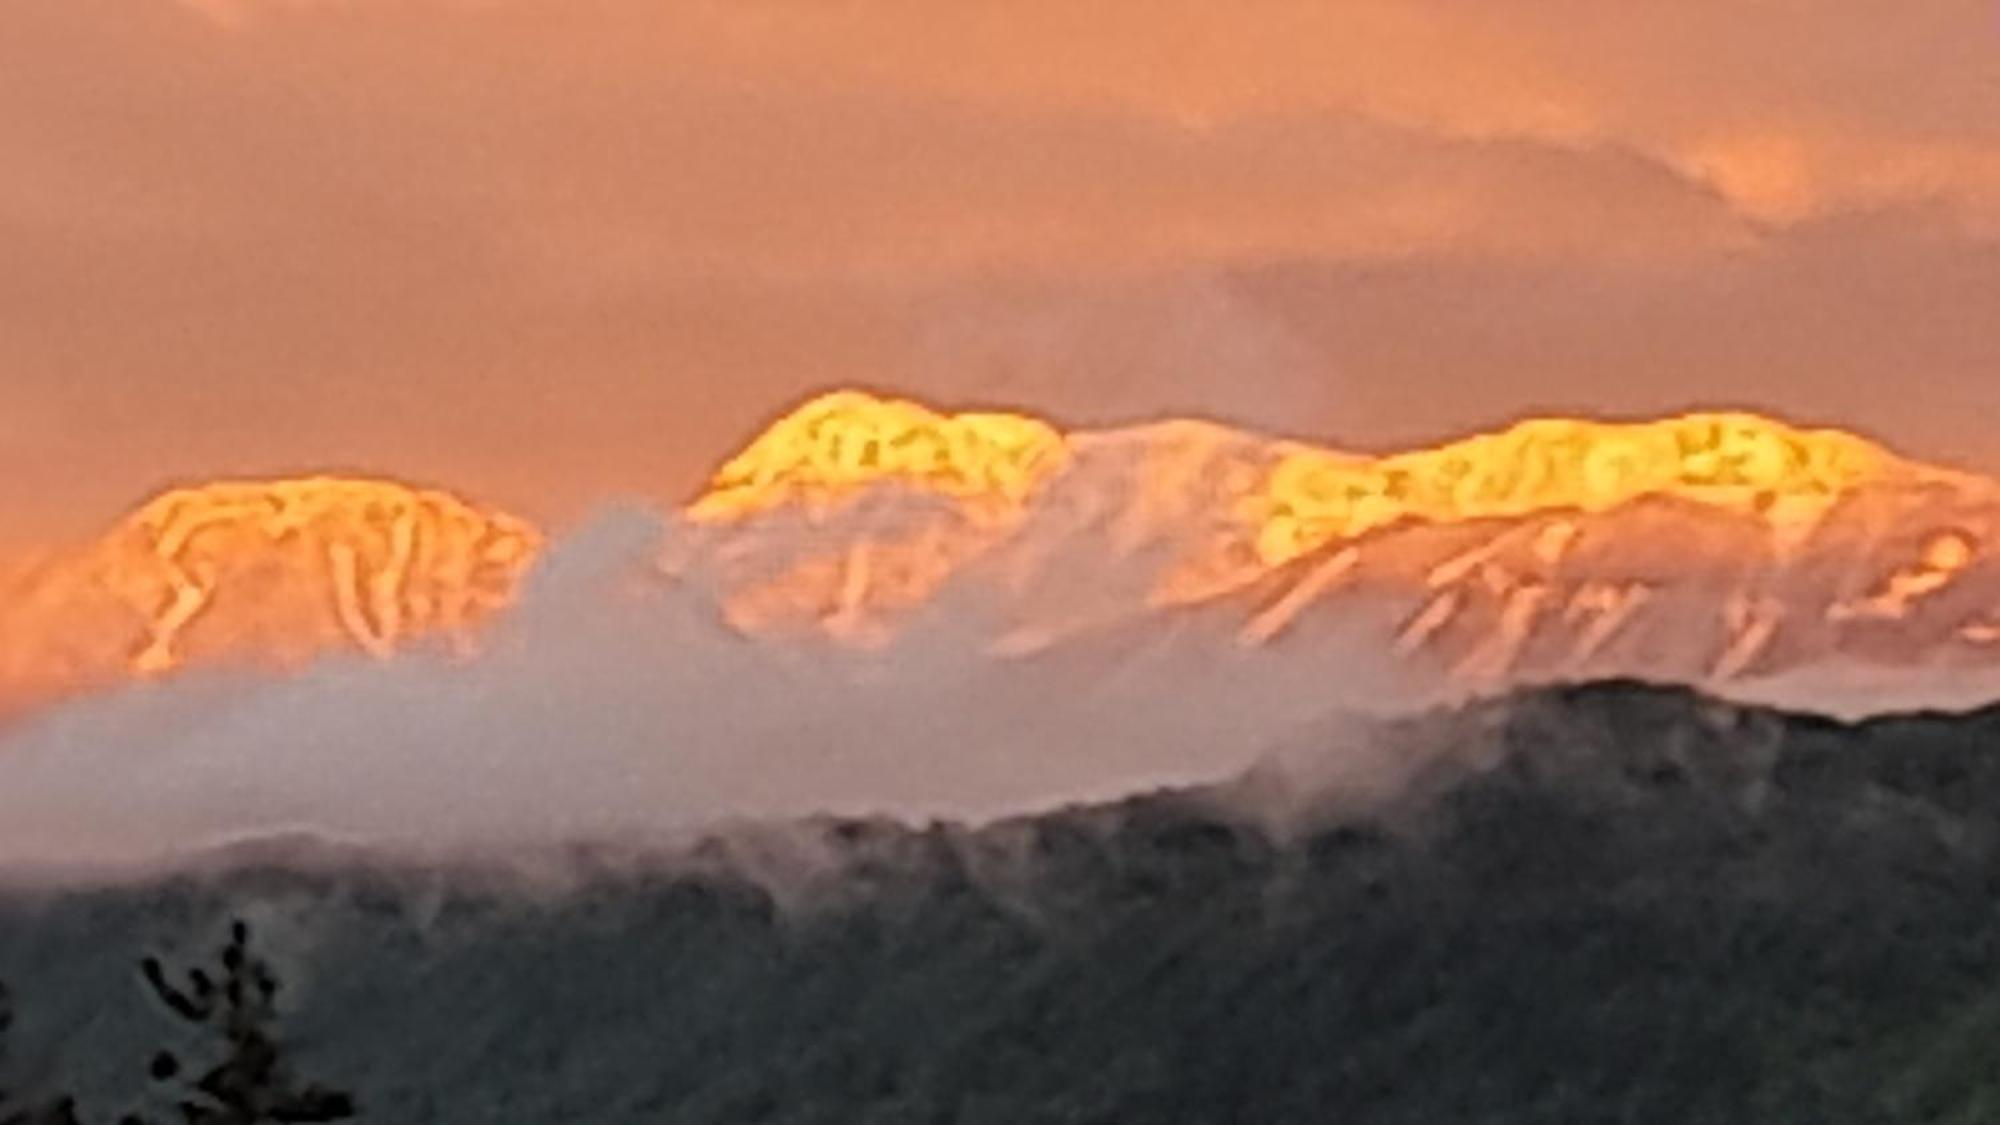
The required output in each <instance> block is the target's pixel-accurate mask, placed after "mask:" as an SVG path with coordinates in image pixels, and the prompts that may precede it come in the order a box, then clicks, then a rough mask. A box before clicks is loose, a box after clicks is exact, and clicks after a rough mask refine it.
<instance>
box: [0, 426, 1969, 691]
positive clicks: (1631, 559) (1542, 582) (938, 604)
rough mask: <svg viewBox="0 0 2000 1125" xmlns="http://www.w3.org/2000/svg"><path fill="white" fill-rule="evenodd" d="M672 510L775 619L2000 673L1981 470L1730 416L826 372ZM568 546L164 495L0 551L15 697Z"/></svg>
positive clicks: (405, 498)
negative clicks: (1294, 416) (1189, 399)
mask: <svg viewBox="0 0 2000 1125" xmlns="http://www.w3.org/2000/svg"><path fill="white" fill-rule="evenodd" d="M659 514H660V518H661V520H662V523H663V527H664V531H663V533H662V535H661V540H662V541H661V544H660V548H659V551H658V558H657V560H656V565H652V566H648V567H646V568H645V571H646V572H645V573H644V574H643V575H638V576H630V577H634V578H635V579H638V580H642V581H645V582H654V583H669V584H680V585H682V586H683V587H686V588H691V589H694V590H697V591H699V592H700V593H701V595H702V596H703V597H704V598H706V599H708V602H709V604H710V605H711V609H712V613H713V615H714V616H715V617H716V618H717V619H718V620H719V621H722V622H725V623H727V625H728V626H729V627H731V628H733V629H735V630H736V631H738V632H740V633H742V634H744V635H746V636H749V637H754V638H758V639H769V640H772V641H774V642H779V643H786V642H806V643H809V644H814V645H823V644H825V643H827V642H831V644H832V645H833V646H834V647H835V648H836V649H838V648H861V649H868V648H882V647H886V646H890V645H893V644H895V643H896V641H897V639H898V638H899V637H900V636H902V635H903V634H904V633H905V632H906V631H907V630H909V629H911V628H913V627H922V626H923V625H924V624H925V623H926V622H936V621H938V620H949V621H951V622H953V623H954V627H955V628H958V629H959V631H960V633H961V634H963V639H964V643H967V644H970V645H973V646H976V647H977V648H979V649H981V650H983V651H987V652H990V653H991V654H993V655H994V656H996V657H1000V658H1013V659H1021V658H1032V657H1035V656H1038V655H1041V654H1045V653H1048V652H1050V651H1051V650H1059V649H1064V648H1070V649H1077V648H1087V649H1090V650H1091V651H1093V652H1108V653H1109V654H1110V658H1113V659H1115V658H1116V657H1117V656H1118V655H1119V654H1123V653H1129V652H1132V651H1140V650H1144V649H1146V648H1148V647H1150V646H1153V645H1156V644H1157V643H1159V642H1161V641H1162V640H1163V639H1166V638H1173V639H1174V640H1175V643H1187V642H1189V641H1190V639H1191V640H1192V643H1195V644H1197V645H1211V646H1214V647H1216V648H1218V649H1226V648H1234V649H1258V650H1270V651H1272V652H1276V653H1281V654H1286V655H1287V656H1289V655H1290V654H1294V653H1296V654H1298V656H1299V657H1300V659H1301V660H1304V661H1311V660H1312V659H1314V658H1315V657H1316V655H1319V654H1325V653H1329V652H1352V651H1366V652H1370V653H1379V654H1385V655H1386V656H1387V657H1388V658H1389V659H1391V660H1392V661H1393V662H1394V663H1396V664H1397V665H1398V666H1399V667H1400V668H1401V669H1403V670H1405V671H1406V672H1407V673H1408V675H1407V679H1408V682H1409V683H1410V684H1411V685H1412V693H1411V694H1412V698H1413V699H1422V698H1434V697H1435V693H1436V692H1437V691H1442V690H1474V691H1491V690H1504V689H1505V688H1507V687H1510V686H1517V685H1525V684H1535V683H1543V682H1552V681H1569V680H1585V679H1592V678H1599V677H1608V676H1644V677H1647V678H1651V679H1657V680H1664V681H1671V682H1680V683H1689V684H1697V685H1702V686H1704V687H1707V688H1710V689H1712V690H1718V691H1726V692H1729V693H1731V694H1732V695H1735V696H1739V697H1747V698H1770V699H1778V700H1784V701H1788V702H1795V703H1796V702H1811V701H1813V699H1814V698H1815V697H1816V696H1817V697H1820V698H1825V697H1830V696H1834V695H1839V696H1840V697H1841V698H1842V699H1843V700H1845V701H1849V702H1851V701H1852V700H1854V699H1857V698H1860V697H1862V696H1865V695H1866V694H1867V693H1866V692H1865V691H1861V690H1859V689H1858V688H1856V687H1855V685H1867V684H1871V683H1876V682H1878V681H1879V682H1882V683H1896V682H1902V681H1908V682H1916V683H1922V684H1925V685H1929V686H1931V687H1932V688H1933V689H1936V688H1937V686H1938V685H1942V684H1950V683H1959V682H1968V683H1971V684H1973V685H1974V686H1972V687H1970V688H1967V689H1965V691H1964V692H1963V693H1962V694H1963V695H1965V696H1966V697H1972V698H1976V697H1978V694H1979V693H1980V692H1983V691H1985V690H1987V688H1988V687H1989V686H1994V685H1992V684H1989V682H1988V675H1989V674H1990V673H1992V672H1994V671H1995V670H1996V669H2000V566H1996V564H1995V562H1994V559H1995V557H1996V556H1995V554H1994V553H1993V552H1992V551H1991V550H1990V545H1991V544H1992V543H1994V542H1995V541H1996V536H2000V484H1996V483H1995V482H1994V481H1992V480H1990V479H1987V478H1984V477H1980V476H1977V475H1975V474H1971V473H1967V472H1961V471H1956V470H1951V469H1947V468H1941V467H1937V466H1932V465H1926V464H1923V463H1920V462H1916V461H1912V460H1909V459H1907V458H1904V457H1901V456H1898V455H1896V454H1895V453H1893V452H1891V451H1889V450H1886V449H1884V448H1882V447H1880V446H1879V445H1876V444H1874V443H1872V442H1869V441H1867V440H1865V439H1863V438H1860V437H1858V436H1855V435H1853V434H1850V433H1847V432H1843V431H1835V430H1811V429H1802V428H1797V427H1793V426H1790V425H1787V424H1784V423H1781V422H1778V421H1775V420H1772V419H1768V418H1763V417H1758V416H1754V415H1748V414H1704V415H1690V416H1685V417H1677V418H1668V419H1661V420H1656V421H1648V422H1629V423H1612V422H1596V421H1585V420H1575V419H1541V420H1531V421H1527V422H1522V423H1520V424H1517V425H1515V426H1512V427H1509V428H1507V429H1505V430H1502V431H1499V432H1496V433H1492V434H1486V435H1479V436H1474V437H1471V438H1467V439H1464V440H1461V441H1457V442H1452V443H1449V444H1446V445H1443V446H1440V447H1437V448H1435V449H1428V450H1419V451H1413V452H1407V453H1398V454H1388V455H1357V454H1348V453H1341V452H1338V451H1334V450H1330V449H1326V448H1323V447H1320V446H1316V445H1311V444H1306V443H1302V442H1297V441H1289V440H1278V439H1272V438H1268V437H1264V436H1261V435H1255V434H1249V433H1244V432H1241V431H1237V430H1232V429H1229V428H1226V427H1223V426H1220V425H1216V424H1212V423H1206V422H1198V421H1169V422H1159V423H1150V424H1145V425H1139V426H1134V427H1130V428H1125V429H1117V430H1106V431H1078V432H1067V433H1066V432H1063V431H1060V430H1058V429H1057V428H1056V427H1054V426H1053V425H1051V424H1049V423H1046V422H1044V421H1041V420H1038V419H1034V418H1030V417H1027V416H1023V415H1017V414H1002V413H968V414H946V413H940V412H937V411H934V410H932V409H930V408H928V407H925V406H922V405H920V404H916V403H912V402H907V401H902V400H896V399H889V398H883V397H878V396H874V395H870V394H865V393H861V392H836V393H833V394H829V395H825V396H822V397H820V398H817V399H814V400H812V401H810V402H807V403H805V404H803V405H801V406H799V407H798V408H796V409H795V410H793V411H791V412H790V413H788V414H786V415H785V416H784V417H782V418H780V419H778V420H777V421H775V422H774V423H772V424H771V426H770V427H769V428H768V429H767V430H765V431H764V432H763V433H762V434H761V435H759V436H758V437H757V438H755V439H754V440H752V441H751V442H749V443H748V444H747V445H745V446H744V447H743V449H742V450H741V451H740V452H739V453H738V454H736V455H735V456H732V457H730V458H728V459H726V460H725V461H724V462H723V463H722V464H721V465H720V466H719V467H718V469H717V470H716V472H715V473H714V475H713V478H712V479H711V481H710V482H709V483H708V485H707V486H706V487H705V488H704V489H703V490H702V491H701V493H700V494H699V495H697V496H695V497H693V498H692V499H690V500H687V501H686V502H684V503H676V504H662V505H660V508H659ZM560 539H561V536H560V535H552V534H550V533H548V532H545V531H544V530H542V529H539V528H537V527H535V526H533V525H531V524H530V523H529V522H528V521H526V520H524V519H521V518H519V517H516V516H513V515H510V514H507V513H504V512H500V511H497V510H495V509H492V508H490V507H487V506H482V505H479V504H477V503H474V502H471V501H468V500H465V499H463V498H461V497H459V496H457V495H455V494H452V493H449V492H446V491H443V490H438V489H419V488H413V487H409V486H406V485H402V484H399V483H395V482H391V481H382V480H357V479H350V478H305V479H299V480H281V481H230V482H222V483H217V484H209V485H197V486H190V487H184V488H179V489H175V490H172V491H169V492H167V493H164V494H162V495H160V496H158V497H156V498H154V499H153V500H151V501H150V502H148V503H146V504H145V505H143V506H141V507H140V508H139V509H137V510H136V511H135V512H134V513H133V514H132V515H130V516H129V517H127V518H125V519H123V520H121V521H119V522H118V523H117V524H115V525H114V526H113V527H112V528H110V529H109V530H108V531H107V532H106V533H105V534H104V535H103V536H101V537H100V538H98V539H97V540H95V541H93V542H89V543H85V544H80V545H75V546H70V547H51V548H50V549H48V550H47V551H45V552H43V553H41V554H40V555H39V556H37V557H36V558H33V559H22V560H17V561H16V562H15V563H14V564H13V565H12V566H10V567H6V568H0V710H13V711H15V712H19V711H21V710H23V709H25V708H28V707H31V706H36V705H39V704H43V703H46V702H49V701H51V700H54V699H59V698H62V697H65V696H68V695H73V694H76V693H78V692H80V691H87V690H93V689H101V688H105V687H110V686H115V685H118V684H121V683H125V682H129V681H131V680H133V679H147V678H157V677H160V676H164V675H171V674H173V673H175V672H177V671H179V670H181V669H184V668H188V667H207V666H227V665H237V666H253V667H259V668H290V667H297V666H299V665H301V664H303V663H305V662H307V661H309V660H311V659H313V658H314V657H316V656H319V655H321V654H324V653H327V652H330V651H340V650H355V651H361V652H364V653H368V654H370V655H373V656H377V657H382V658H387V657H390V656H392V655H394V654H395V653H397V652H400V651H405V650H407V649H409V648H411V647H433V648H435V647H439V646H443V647H446V648H449V649H452V650H454V651H459V652H464V653H473V652H476V651H478V649H479V648H480V646H481V644H482V641H483V638H484V637H485V636H486V634H487V632H488V631H489V629H490V627H491V623H492V622H493V621H494V620H496V619H503V618H504V617H505V616H506V614H507V611H508V610H509V609H510V608H511V607H512V606H513V605H514V604H515V603H516V602H517V601H518V599H519V597H520V596H521V589H522V585H523V583H524V581H526V579H527V577H528V576H529V575H530V574H531V573H532V571H533V569H534V566H535V564H536V561H537V560H538V559H539V558H541V557H543V556H544V554H545V552H546V551H547V550H548V549H549V547H550V544H551V542H558V543H559V541H560ZM609 596H616V595H615V594H613V593H607V597H609ZM1904 702H1907V700H1905V701H1904Z"/></svg>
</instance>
